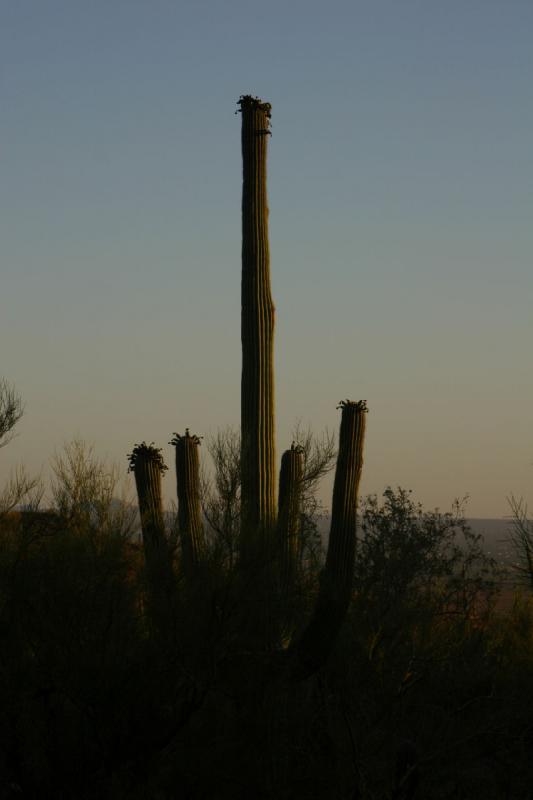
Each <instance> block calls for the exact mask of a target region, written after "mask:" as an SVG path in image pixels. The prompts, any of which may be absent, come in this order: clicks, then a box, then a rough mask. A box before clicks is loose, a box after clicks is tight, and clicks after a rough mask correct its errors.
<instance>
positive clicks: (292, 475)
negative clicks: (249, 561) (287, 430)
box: [278, 442, 303, 595]
mask: <svg viewBox="0 0 533 800" xmlns="http://www.w3.org/2000/svg"><path fill="white" fill-rule="evenodd" d="M302 477H303V452H302V448H301V447H298V445H295V444H294V442H293V444H292V445H291V449H290V450H285V452H284V453H283V455H282V457H281V469H280V473H279V493H278V542H279V551H280V576H281V588H282V595H287V593H289V592H290V590H291V588H292V586H293V585H294V581H295V578H296V570H297V564H298V554H299V549H300V548H299V544H300V542H299V534H300V510H301V496H302Z"/></svg>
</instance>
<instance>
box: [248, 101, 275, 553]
mask: <svg viewBox="0 0 533 800" xmlns="http://www.w3.org/2000/svg"><path fill="white" fill-rule="evenodd" d="M239 105H240V111H241V114H242V161H243V189H242V284H241V340H242V379H241V469H242V523H241V534H242V538H241V547H242V548H243V549H244V550H245V549H246V544H247V542H246V539H248V541H249V540H250V537H252V536H254V535H255V533H256V532H257V531H263V532H265V531H267V530H268V529H269V528H270V529H271V528H272V526H273V524H274V521H275V516H276V500H275V474H274V462H275V451H274V371H273V350H274V304H273V302H272V297H271V292H270V257H269V247H268V206H267V188H266V155H267V141H268V135H269V133H270V130H269V126H270V109H271V106H270V104H269V103H263V102H262V101H261V100H259V99H258V98H256V97H251V96H250V95H245V96H242V97H241V98H240V100H239Z"/></svg>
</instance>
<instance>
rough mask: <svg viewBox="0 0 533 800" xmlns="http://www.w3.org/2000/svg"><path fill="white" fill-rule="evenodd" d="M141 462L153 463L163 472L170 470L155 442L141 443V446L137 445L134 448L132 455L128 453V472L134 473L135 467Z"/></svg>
mask: <svg viewBox="0 0 533 800" xmlns="http://www.w3.org/2000/svg"><path fill="white" fill-rule="evenodd" d="M140 461H152V462H153V463H154V464H156V465H157V466H158V467H159V469H160V471H161V472H166V470H167V469H168V467H167V465H166V464H165V460H164V458H163V456H162V453H161V448H160V447H156V446H155V442H150V444H146V442H141V443H140V444H136V445H135V446H134V448H133V450H132V451H131V453H128V462H129V468H128V472H134V471H135V467H136V466H137V464H138V463H139V462H140Z"/></svg>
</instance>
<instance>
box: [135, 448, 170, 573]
mask: <svg viewBox="0 0 533 800" xmlns="http://www.w3.org/2000/svg"><path fill="white" fill-rule="evenodd" d="M128 461H129V472H133V474H134V476H135V485H136V487H137V497H138V500H139V512H140V515H141V529H142V535H143V545H144V552H145V558H146V561H147V562H149V561H150V560H151V559H152V557H153V556H154V554H155V553H157V552H158V551H160V550H162V549H164V548H165V547H166V536H165V522H164V517H163V500H162V495H161V476H162V475H163V474H164V473H165V472H166V470H167V469H168V467H167V466H166V464H165V462H164V460H163V456H162V455H161V450H160V449H159V448H157V447H155V445H154V443H153V442H152V443H151V444H146V442H141V444H136V445H135V446H134V448H133V450H132V452H131V453H130V454H129V455H128Z"/></svg>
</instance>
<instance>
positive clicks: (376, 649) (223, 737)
mask: <svg viewBox="0 0 533 800" xmlns="http://www.w3.org/2000/svg"><path fill="white" fill-rule="evenodd" d="M90 475H91V472H90V471H89V476H90ZM90 480H91V479H90V478H89V482H90ZM82 488H83V487H82ZM88 494H89V492H88V490H84V491H83V492H82V493H81V496H83V497H86V496H87V495H88ZM76 496H79V494H77V495H76ZM360 514H361V518H360V534H359V536H360V538H359V547H358V555H357V562H356V570H355V575H354V602H353V603H352V606H351V610H350V612H349V615H348V619H347V622H346V624H345V626H344V628H343V631H342V634H341V637H340V640H339V643H338V646H337V648H336V649H335V651H334V653H333V657H332V659H331V661H330V663H329V664H328V665H327V667H325V668H323V669H322V670H321V671H320V672H319V673H318V674H317V675H316V676H315V677H313V678H311V679H310V680H309V681H307V682H305V683H299V684H291V683H290V682H287V681H286V678H285V677H283V676H284V675H286V673H284V672H283V671H279V670H278V667H277V666H276V664H277V663H278V662H277V661H276V658H277V657H278V656H276V658H274V660H273V658H272V655H271V654H270V655H269V654H268V653H265V654H264V655H263V656H261V654H259V653H257V652H256V653H252V652H249V651H247V650H246V649H244V648H243V646H242V639H241V638H240V637H239V635H238V632H239V626H240V624H241V621H242V616H243V615H246V614H247V613H249V610H250V608H249V605H248V600H247V589H246V587H241V586H240V585H239V583H238V582H236V581H235V577H234V573H233V572H232V571H231V570H229V569H228V567H227V562H224V560H223V561H222V562H217V559H216V557H215V552H212V553H211V559H210V562H209V564H208V566H207V568H206V573H205V579H204V580H203V581H202V583H201V585H200V586H196V587H195V588H194V592H193V593H192V594H187V592H180V597H179V599H178V601H177V602H176V604H175V606H174V607H173V608H172V615H173V618H172V627H171V630H172V631H173V633H172V636H170V637H169V638H168V639H167V640H162V639H161V638H157V637H155V636H153V635H152V629H151V624H150V618H149V617H148V616H147V614H146V604H145V586H144V581H143V559H142V550H141V548H140V545H136V544H134V543H132V542H131V541H129V540H128V538H127V537H125V536H124V535H123V530H122V528H121V527H120V526H118V527H117V528H113V526H112V525H111V524H110V523H109V521H106V523H105V525H104V527H103V528H102V529H98V530H97V529H96V528H95V524H94V521H93V520H92V519H91V518H90V515H89V517H87V516H85V517H82V518H81V521H80V517H78V516H76V517H71V519H72V520H74V522H73V525H72V527H69V525H68V524H67V521H65V520H63V521H62V522H61V521H60V522H59V523H57V520H56V523H57V524H55V525H54V526H47V525H45V515H42V517H41V518H38V519H36V524H35V525H33V526H28V525H24V524H23V523H22V522H21V523H20V524H18V525H11V526H10V527H9V526H8V527H6V526H5V525H4V526H3V527H2V528H1V529H0V703H1V707H2V712H1V714H0V791H2V792H4V791H6V792H7V788H6V787H7V785H8V784H12V785H13V786H15V787H16V786H18V787H20V791H22V792H23V794H24V795H26V796H29V797H31V796H59V797H61V796H64V797H69V798H72V800H77V798H84V800H92V799H93V798H95V799H96V798H104V800H105V798H128V800H129V798H133V800H136V798H141V797H150V798H152V797H153V798H162V799H165V798H178V797H179V798H181V797H186V798H211V797H217V798H220V800H224V798H226V797H228V798H229V797H231V798H232V800H235V798H237V799H238V798H241V797H242V798H244V797H249V796H251V795H252V794H253V796H257V797H261V798H279V797H298V798H303V799H304V800H305V798H316V799H317V800H318V798H320V799H321V800H322V798H323V799H324V800H326V798H327V799H328V800H329V798H332V797H339V798H343V797H359V798H361V800H373V799H375V798H391V797H392V796H393V792H394V791H395V789H394V786H395V782H396V784H397V783H398V781H400V782H401V778H400V779H398V778H397V776H396V773H398V770H399V767H398V764H400V765H401V763H403V762H402V758H404V755H402V754H405V753H406V752H407V753H409V752H410V753H411V754H413V753H414V756H413V758H414V761H413V765H415V766H416V773H417V776H418V780H419V783H420V786H419V790H418V792H419V793H418V794H417V795H416V796H417V797H424V798H427V799H428V800H433V798H434V799H435V800H438V799H439V798H445V797H460V796H463V797H472V798H477V797H483V798H489V800H497V798H499V797H502V796H505V791H506V787H509V792H510V794H509V796H512V797H516V798H524V800H525V798H526V797H528V791H529V786H530V783H531V778H532V777H533V776H532V768H531V763H530V758H529V755H528V747H529V746H530V743H531V736H532V733H531V722H530V716H529V712H528V709H529V708H530V707H531V703H532V702H533V680H532V678H531V676H532V674H533V671H532V666H533V607H532V605H531V602H530V601H529V600H527V599H526V598H517V599H516V600H515V601H514V603H513V604H511V606H510V608H509V611H507V612H504V611H499V612H497V610H496V609H495V607H494V604H493V603H491V602H488V600H489V599H490V598H491V597H492V595H493V590H494V588H495V586H494V583H493V580H494V578H496V577H497V575H495V573H494V565H493V563H492V562H491V561H490V559H487V557H486V556H485V555H484V554H483V552H482V550H481V547H480V545H481V542H480V541H479V539H478V538H477V537H474V536H472V535H471V533H470V532H469V530H468V526H467V525H466V523H465V521H464V518H463V516H462V514H461V513H460V512H459V509H458V508H457V507H456V508H455V509H454V511H453V512H451V513H450V514H440V513H439V512H434V511H431V512H427V511H424V510H423V509H422V508H420V506H418V505H417V504H415V503H413V501H412V500H411V497H410V495H409V493H408V492H404V491H403V490H401V489H399V490H396V491H393V490H387V492H386V493H385V496H384V498H383V500H382V501H381V502H378V500H377V498H375V497H370V498H367V499H366V500H365V501H364V502H363V503H362V505H361V510H360ZM95 534H97V535H95ZM95 541H97V542H98V546H97V547H95V546H94V543H95ZM220 555H221V557H222V554H220ZM223 564H225V566H223ZM309 569H311V568H310V567H309ZM309 585H310V584H306V583H304V584H302V586H301V592H304V593H305V592H308V591H310V589H309ZM315 585H316V571H315ZM310 602H312V598H311V599H310ZM279 657H280V658H281V654H280V655H279ZM252 709H254V713H252V711H251V710H252ZM400 773H401V770H400ZM401 774H403V775H405V774H406V773H405V771H404V773H401ZM413 774H414V773H413ZM395 776H396V777H395ZM398 791H399V790H398ZM461 793H462V794H461ZM0 796H1V795H0ZM6 796H7V795H6ZM396 796H397V797H399V796H401V795H399V794H396Z"/></svg>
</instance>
